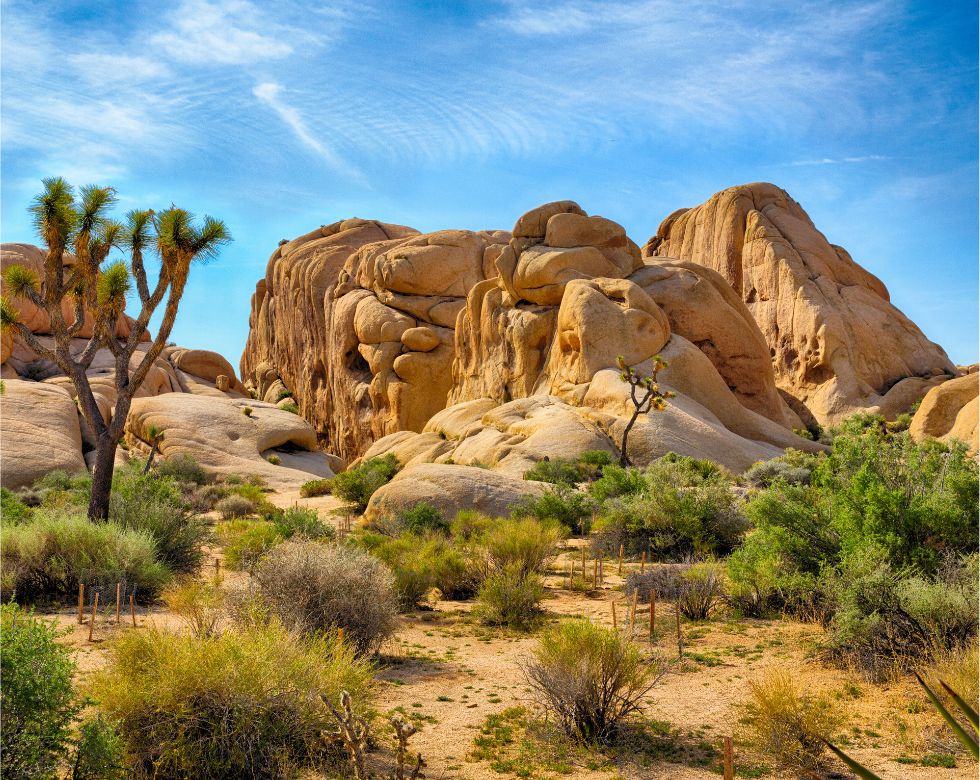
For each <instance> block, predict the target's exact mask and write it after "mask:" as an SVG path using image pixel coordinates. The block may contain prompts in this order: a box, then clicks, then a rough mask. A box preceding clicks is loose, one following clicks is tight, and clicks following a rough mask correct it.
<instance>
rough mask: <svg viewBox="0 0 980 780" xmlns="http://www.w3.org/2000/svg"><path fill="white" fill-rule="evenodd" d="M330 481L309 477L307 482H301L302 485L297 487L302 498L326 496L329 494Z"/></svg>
mask: <svg viewBox="0 0 980 780" xmlns="http://www.w3.org/2000/svg"><path fill="white" fill-rule="evenodd" d="M332 481H333V480H330V479H311V480H310V481H309V482H304V483H303V486H302V487H301V488H300V489H299V494H300V495H301V496H302V497H303V498H314V497H316V496H328V495H330V484H331V482H332Z"/></svg>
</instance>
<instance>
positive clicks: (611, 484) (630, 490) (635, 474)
mask: <svg viewBox="0 0 980 780" xmlns="http://www.w3.org/2000/svg"><path fill="white" fill-rule="evenodd" d="M646 491H647V482H646V480H645V479H644V478H643V472H642V471H640V470H639V469H634V468H623V467H622V466H615V465H613V466H607V467H606V468H604V469H603V470H602V476H601V477H600V478H599V479H597V480H596V481H595V482H593V483H592V484H591V485H589V492H590V493H591V494H592V495H593V496H594V497H595V499H596V500H597V501H605V500H606V499H609V498H615V497H617V496H626V495H633V494H640V493H645V492H646Z"/></svg>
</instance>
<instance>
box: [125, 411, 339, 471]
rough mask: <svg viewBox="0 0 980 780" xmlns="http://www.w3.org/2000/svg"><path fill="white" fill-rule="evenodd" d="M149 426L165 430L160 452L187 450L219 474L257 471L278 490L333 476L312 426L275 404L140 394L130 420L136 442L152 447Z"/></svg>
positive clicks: (132, 441)
mask: <svg viewBox="0 0 980 780" xmlns="http://www.w3.org/2000/svg"><path fill="white" fill-rule="evenodd" d="M150 426H155V427H156V428H157V430H158V431H160V432H162V433H163V440H162V441H161V442H160V455H161V457H163V458H167V457H170V456H171V455H176V454H184V453H186V454H189V455H192V456H193V457H194V458H195V459H196V460H197V461H198V463H200V464H201V465H202V466H204V468H206V469H207V470H208V471H211V472H214V473H216V474H221V475H229V474H238V475H248V474H258V475H259V476H260V477H262V479H263V480H264V481H265V482H266V484H268V485H269V486H270V487H273V488H275V489H277V490H289V489H295V488H298V487H299V486H300V485H302V484H303V483H304V482H307V481H309V480H311V479H314V478H317V477H331V476H333V472H332V470H331V468H330V461H329V459H328V457H327V455H326V454H325V453H322V452H319V451H317V438H316V432H315V431H314V430H313V426H311V425H310V424H309V423H308V422H307V421H306V420H304V419H303V418H302V417H300V416H299V415H296V414H292V413H291V412H286V411H283V410H282V409H279V408H278V407H276V406H274V405H273V404H267V403H264V402H260V401H249V400H246V399H242V398H232V397H224V398H217V397H211V396H202V395H195V394H190V393H167V394H165V395H158V396H155V397H148V398H137V399H135V400H134V401H133V406H132V409H131V410H130V413H129V417H128V418H127V420H126V438H127V441H128V442H129V444H130V445H131V446H132V447H133V448H136V449H143V450H146V449H148V448H149V445H150V443H151V438H150V435H149V430H150ZM270 456H275V458H273V460H276V459H278V461H279V463H278V464H276V463H270V462H269V460H268V458H269V457H270Z"/></svg>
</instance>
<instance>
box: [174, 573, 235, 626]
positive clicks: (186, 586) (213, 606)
mask: <svg viewBox="0 0 980 780" xmlns="http://www.w3.org/2000/svg"><path fill="white" fill-rule="evenodd" d="M225 596H226V594H225V592H224V591H223V590H222V589H221V588H220V587H219V585H218V583H216V582H207V581H205V580H199V579H186V580H184V581H182V582H175V583H171V584H170V585H168V586H167V587H166V588H164V590H163V593H161V594H160V597H161V598H162V599H163V602H164V603H165V604H166V605H167V608H168V609H169V610H170V611H171V612H173V613H174V614H175V615H177V616H178V617H179V618H180V619H181V620H183V621H184V624H185V625H186V626H187V628H188V629H189V630H190V631H191V633H193V634H194V635H195V636H200V637H208V636H214V635H215V634H217V633H218V626H219V624H220V623H221V620H222V618H223V617H224V614H225V602H226V597H225Z"/></svg>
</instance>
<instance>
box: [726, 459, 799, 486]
mask: <svg viewBox="0 0 980 780" xmlns="http://www.w3.org/2000/svg"><path fill="white" fill-rule="evenodd" d="M742 476H743V479H744V480H745V481H746V482H747V483H748V484H750V485H752V486H753V487H769V486H770V485H772V484H773V483H774V482H776V481H777V480H782V481H783V482H788V483H789V484H791V485H807V484H809V483H810V470H809V469H806V468H803V467H801V466H791V465H790V464H788V463H786V462H784V461H782V460H780V459H778V458H775V459H773V460H764V461H760V462H759V463H753V464H752V466H751V467H750V468H749V469H747V470H746V472H745V474H743V475H742Z"/></svg>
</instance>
